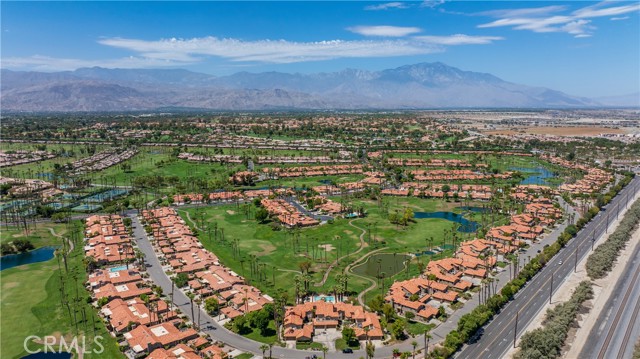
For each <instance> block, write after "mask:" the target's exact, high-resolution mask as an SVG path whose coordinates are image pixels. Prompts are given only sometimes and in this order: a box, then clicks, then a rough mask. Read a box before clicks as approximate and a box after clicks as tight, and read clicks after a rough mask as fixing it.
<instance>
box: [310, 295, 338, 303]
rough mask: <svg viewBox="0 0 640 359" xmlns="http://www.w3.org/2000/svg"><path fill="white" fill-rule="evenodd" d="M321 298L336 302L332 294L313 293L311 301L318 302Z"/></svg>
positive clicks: (328, 301)
mask: <svg viewBox="0 0 640 359" xmlns="http://www.w3.org/2000/svg"><path fill="white" fill-rule="evenodd" d="M321 300H324V301H325V302H327V303H335V302H336V298H335V297H334V296H332V295H314V296H313V301H314V302H319V301H321Z"/></svg>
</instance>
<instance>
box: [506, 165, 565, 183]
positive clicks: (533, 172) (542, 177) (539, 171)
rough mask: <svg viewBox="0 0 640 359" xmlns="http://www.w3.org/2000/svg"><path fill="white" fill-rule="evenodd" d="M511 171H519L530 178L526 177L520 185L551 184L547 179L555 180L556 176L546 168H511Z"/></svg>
mask: <svg viewBox="0 0 640 359" xmlns="http://www.w3.org/2000/svg"><path fill="white" fill-rule="evenodd" d="M509 170H510V171H518V172H522V173H524V174H528V175H529V176H527V177H525V178H524V179H523V180H522V181H520V184H538V185H545V184H549V183H548V182H547V181H546V179H547V178H553V177H555V175H554V174H553V172H551V171H549V170H548V169H546V168H544V167H535V168H526V167H509Z"/></svg>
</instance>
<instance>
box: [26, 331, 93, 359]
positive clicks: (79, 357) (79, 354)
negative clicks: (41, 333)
mask: <svg viewBox="0 0 640 359" xmlns="http://www.w3.org/2000/svg"><path fill="white" fill-rule="evenodd" d="M47 337H54V338H55V343H54V344H52V346H53V347H54V349H58V347H59V345H60V342H61V341H60V338H61V337H62V333H60V332H53V333H51V334H49V335H47ZM73 339H74V337H73V335H72V334H67V335H65V336H64V342H65V343H66V344H67V345H70V343H71V342H72V341H73ZM33 342H34V343H36V344H44V341H43V340H42V339H38V340H33ZM63 345H64V344H63ZM78 346H79V349H80V350H79V352H77V353H76V352H75V351H73V352H74V356H73V358H76V359H82V358H84V353H83V352H82V347H81V346H82V343H81V341H80V340H79V341H78Z"/></svg>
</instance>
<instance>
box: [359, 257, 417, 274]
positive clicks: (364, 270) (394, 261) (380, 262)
mask: <svg viewBox="0 0 640 359" xmlns="http://www.w3.org/2000/svg"><path fill="white" fill-rule="evenodd" d="M410 258H411V257H409V256H408V255H406V254H393V253H377V254H374V255H372V256H370V257H369V258H368V259H367V261H366V262H364V263H362V264H360V265H358V266H356V267H353V272H354V273H356V274H360V275H365V276H368V277H373V278H375V277H376V276H377V275H378V273H382V272H384V273H385V276H386V278H389V277H391V276H393V275H395V274H397V273H399V272H401V271H402V270H403V269H404V268H405V264H404V262H405V261H407V260H409V259H410Z"/></svg>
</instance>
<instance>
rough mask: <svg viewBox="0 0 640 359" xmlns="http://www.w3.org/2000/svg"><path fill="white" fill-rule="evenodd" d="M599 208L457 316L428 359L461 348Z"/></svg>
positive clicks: (615, 189)
mask: <svg viewBox="0 0 640 359" xmlns="http://www.w3.org/2000/svg"><path fill="white" fill-rule="evenodd" d="M632 178H633V174H627V175H625V177H624V178H623V179H622V180H621V181H620V182H619V183H618V184H616V185H615V186H612V188H611V189H610V190H609V192H608V193H607V194H606V195H604V196H603V197H602V198H600V199H599V200H598V201H597V202H598V204H599V205H601V206H604V205H606V204H607V203H609V202H610V201H611V199H612V198H614V197H615V196H616V195H617V194H618V192H620V191H621V190H622V188H624V186H626V185H627V184H628V183H629V182H630V181H631V179H632ZM599 211H600V208H599V207H598V206H594V207H593V208H591V209H590V210H589V211H588V212H587V213H586V214H585V216H584V217H583V218H581V219H580V220H578V221H577V222H576V224H575V225H569V226H567V228H565V230H564V231H563V232H562V234H560V236H559V237H558V239H557V240H556V242H555V243H553V244H552V245H550V246H547V247H545V248H544V249H543V251H542V252H540V253H539V254H538V255H537V256H536V257H534V258H531V261H529V263H527V264H526V265H525V266H524V267H523V268H522V269H521V270H520V272H519V273H518V276H517V277H516V278H515V279H513V280H511V281H510V282H508V283H507V284H506V285H505V286H504V287H503V288H502V290H501V291H500V293H498V294H495V295H493V296H492V297H490V298H489V299H488V300H487V302H486V304H482V305H479V306H477V307H476V308H475V309H474V310H473V311H471V313H467V314H465V315H463V316H462V317H461V318H460V321H459V322H458V327H457V328H456V329H454V330H452V331H451V332H449V334H447V336H446V338H445V341H444V345H443V346H442V347H437V348H436V349H435V350H434V351H433V352H432V353H430V357H432V358H448V357H450V356H452V355H453V354H454V353H455V352H457V351H458V350H460V348H462V345H464V344H465V343H466V342H468V341H469V339H470V338H472V337H473V336H474V334H476V332H477V331H478V329H480V328H482V327H483V326H484V325H485V324H487V322H489V320H490V319H491V318H493V316H494V315H495V314H496V313H498V311H499V310H500V309H501V308H502V307H504V305H505V304H507V302H509V301H510V300H511V299H512V298H513V296H514V295H515V294H516V293H517V292H518V291H519V290H520V289H521V288H522V287H523V286H524V285H525V284H526V283H527V282H528V281H529V280H530V279H531V278H533V276H534V275H536V273H538V271H540V269H542V267H544V265H545V264H546V263H548V262H549V261H550V260H551V258H553V256H555V255H556V254H557V253H558V252H559V251H560V249H562V247H564V246H565V245H566V244H567V243H568V242H569V240H571V238H573V237H575V236H576V235H577V234H578V232H579V231H580V230H581V229H582V228H583V227H584V226H585V225H586V224H587V223H588V222H589V221H590V220H591V219H592V218H593V217H595V216H596V214H598V212H599Z"/></svg>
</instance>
